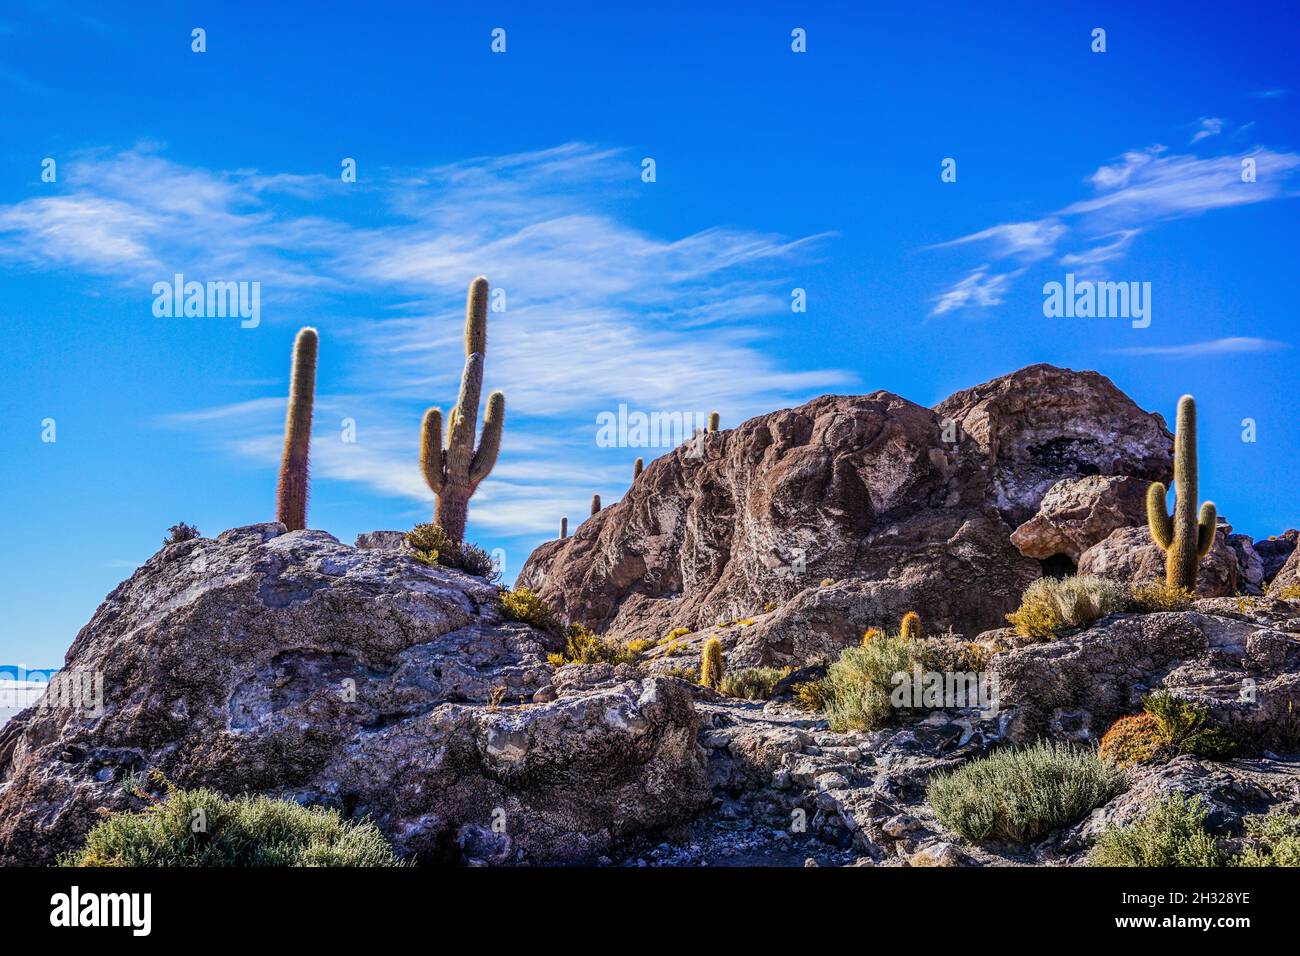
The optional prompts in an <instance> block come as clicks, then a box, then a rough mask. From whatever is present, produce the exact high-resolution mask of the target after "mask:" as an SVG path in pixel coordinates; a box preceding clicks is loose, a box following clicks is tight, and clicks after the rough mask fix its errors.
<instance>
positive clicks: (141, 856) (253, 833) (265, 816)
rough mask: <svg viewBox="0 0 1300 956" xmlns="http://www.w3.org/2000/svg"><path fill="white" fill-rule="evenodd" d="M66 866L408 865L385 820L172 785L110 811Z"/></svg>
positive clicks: (65, 859)
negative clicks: (154, 797)
mask: <svg viewBox="0 0 1300 956" xmlns="http://www.w3.org/2000/svg"><path fill="white" fill-rule="evenodd" d="M59 862H60V863H61V864H62V865H64V866H180V867H193V866H400V865H401V863H400V861H399V860H398V859H397V857H396V855H394V853H393V849H392V847H391V846H389V844H388V841H387V840H386V839H384V835H383V834H382V833H381V832H380V831H379V828H378V827H376V826H375V825H374V824H372V823H368V822H350V821H347V820H344V819H343V818H342V816H341V815H340V814H339V812H338V811H337V810H330V809H326V808H324V807H303V806H299V805H298V804H296V803H293V802H291V801H288V800H272V799H270V798H269V797H261V796H252V797H250V796H244V797H236V798H234V799H227V798H226V797H224V796H222V795H221V794H219V793H217V792H215V791H213V790H179V789H174V788H173V789H169V791H168V793H167V795H166V797H165V798H164V799H161V800H159V801H158V802H156V803H154V804H152V805H151V806H148V807H145V809H144V810H142V811H140V812H139V813H110V814H109V815H108V816H107V817H106V818H105V819H103V820H101V821H100V822H99V823H97V824H95V826H94V827H93V828H92V829H91V831H90V832H89V833H88V834H87V835H86V843H85V846H83V847H82V848H81V849H80V850H77V851H74V852H72V853H69V854H65V855H64V856H63V857H61V858H60V860H59Z"/></svg>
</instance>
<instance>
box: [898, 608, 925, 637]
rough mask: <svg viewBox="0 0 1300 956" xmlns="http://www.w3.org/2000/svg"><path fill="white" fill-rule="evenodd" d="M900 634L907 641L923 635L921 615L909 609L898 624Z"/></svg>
mask: <svg viewBox="0 0 1300 956" xmlns="http://www.w3.org/2000/svg"><path fill="white" fill-rule="evenodd" d="M898 636H899V637H901V638H902V639H903V640H905V641H915V640H917V639H918V638H920V636H921V615H919V614H917V613H916V612H915V611H908V612H907V613H906V614H904V615H903V620H902V622H900V624H899V626H898Z"/></svg>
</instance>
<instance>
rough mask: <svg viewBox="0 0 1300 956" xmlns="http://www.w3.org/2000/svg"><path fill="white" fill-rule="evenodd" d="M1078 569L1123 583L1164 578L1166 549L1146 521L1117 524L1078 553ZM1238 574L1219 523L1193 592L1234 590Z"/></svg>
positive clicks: (1211, 594)
mask: <svg viewBox="0 0 1300 956" xmlns="http://www.w3.org/2000/svg"><path fill="white" fill-rule="evenodd" d="M1079 573H1080V574H1098V575H1101V576H1102V577H1105V578H1112V579H1114V580H1116V581H1123V582H1125V583H1126V584H1139V583H1142V582H1145V581H1164V579H1165V553H1164V552H1163V551H1162V550H1160V546H1159V545H1157V544H1156V543H1155V542H1154V541H1152V540H1151V532H1150V531H1149V530H1148V529H1147V527H1146V526H1145V525H1143V526H1141V527H1136V528H1120V529H1119V530H1117V531H1112V532H1111V533H1110V535H1109V536H1108V537H1107V538H1106V539H1105V540H1104V541H1101V542H1099V543H1098V544H1095V545H1093V546H1092V547H1091V548H1089V549H1088V550H1087V551H1085V552H1084V553H1083V554H1082V555H1081V556H1080V557H1079ZM1237 574H1238V568H1237V554H1236V552H1235V551H1233V549H1232V546H1231V545H1230V544H1229V543H1228V540H1227V536H1226V534H1225V533H1224V531H1223V527H1222V526H1220V528H1219V531H1218V533H1217V534H1216V535H1215V538H1214V545H1213V546H1212V547H1211V548H1210V551H1209V553H1208V554H1207V555H1206V556H1205V557H1204V558H1202V559H1201V563H1200V564H1199V565H1198V568H1197V572H1196V593H1197V595H1198V596H1199V597H1226V596H1227V595H1231V594H1236V593H1237Z"/></svg>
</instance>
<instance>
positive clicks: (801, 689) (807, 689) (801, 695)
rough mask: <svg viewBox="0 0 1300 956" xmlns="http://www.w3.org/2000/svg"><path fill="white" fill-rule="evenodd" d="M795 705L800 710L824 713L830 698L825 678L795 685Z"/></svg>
mask: <svg viewBox="0 0 1300 956" xmlns="http://www.w3.org/2000/svg"><path fill="white" fill-rule="evenodd" d="M793 690H794V703H795V706H796V707H798V708H799V709H800V710H810V711H813V712H815V713H819V714H820V713H823V712H824V711H825V710H826V701H827V700H828V698H829V693H828V691H827V685H826V680H825V678H822V679H820V680H806V681H801V682H800V683H798V684H795V685H794V688H793Z"/></svg>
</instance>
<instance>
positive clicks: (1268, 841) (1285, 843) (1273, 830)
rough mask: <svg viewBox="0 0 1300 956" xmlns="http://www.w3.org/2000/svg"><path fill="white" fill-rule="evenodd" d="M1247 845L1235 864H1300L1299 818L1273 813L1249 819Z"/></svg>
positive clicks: (1247, 823)
mask: <svg viewBox="0 0 1300 956" xmlns="http://www.w3.org/2000/svg"><path fill="white" fill-rule="evenodd" d="M1246 839H1247V845H1246V849H1245V852H1243V853H1242V854H1241V856H1239V857H1237V858H1236V859H1235V860H1234V861H1233V864H1234V865H1235V866H1300V817H1297V816H1294V815H1292V814H1289V813H1270V814H1269V815H1268V816H1266V817H1250V818H1249V819H1247V820H1246Z"/></svg>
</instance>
